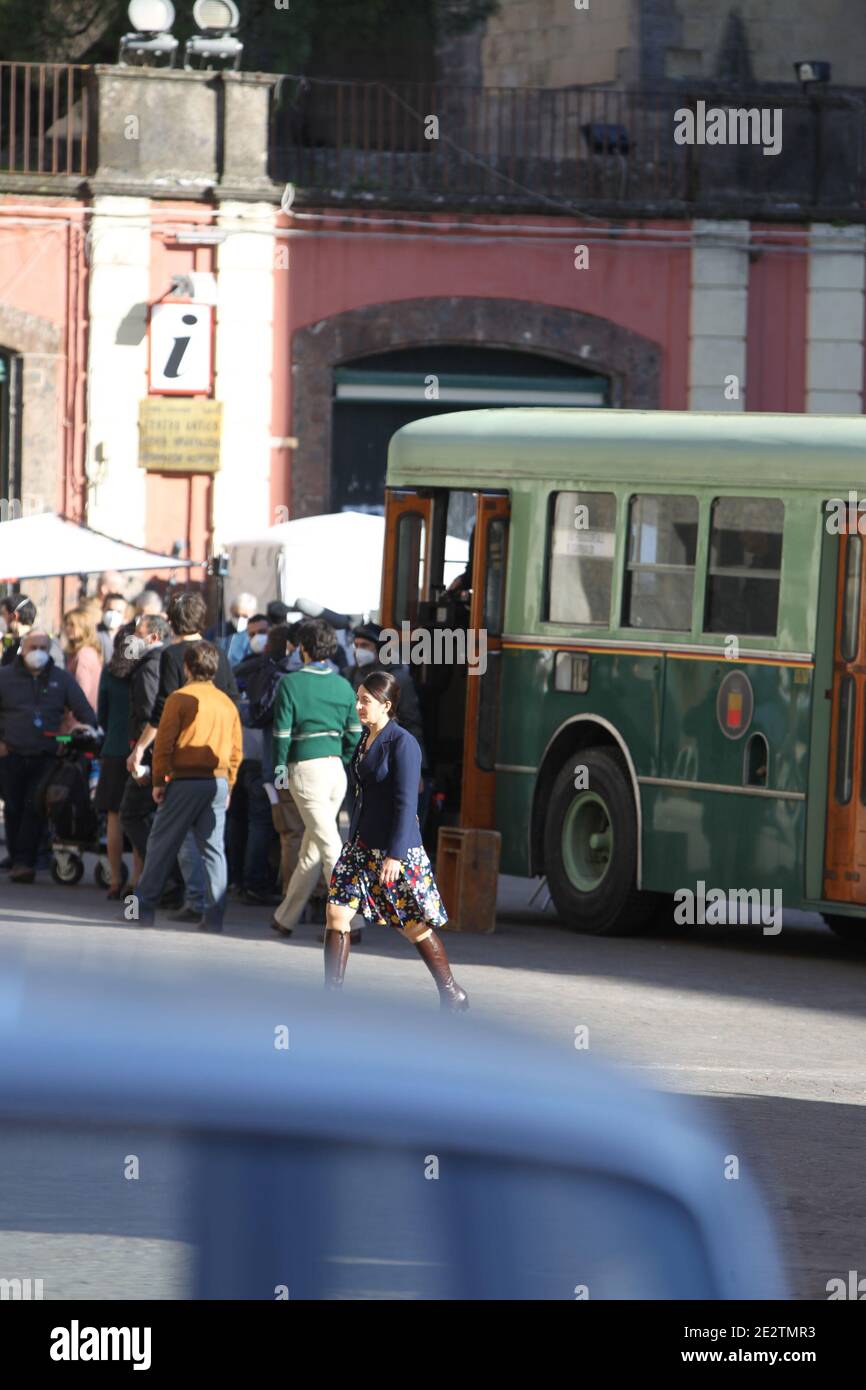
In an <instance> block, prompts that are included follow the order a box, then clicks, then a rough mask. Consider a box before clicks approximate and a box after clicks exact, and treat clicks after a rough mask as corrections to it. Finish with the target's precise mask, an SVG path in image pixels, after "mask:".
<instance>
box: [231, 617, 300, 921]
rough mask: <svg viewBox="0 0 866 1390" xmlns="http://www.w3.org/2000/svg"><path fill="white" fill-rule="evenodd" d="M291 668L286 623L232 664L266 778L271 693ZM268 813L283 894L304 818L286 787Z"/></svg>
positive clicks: (268, 772) (270, 741)
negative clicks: (244, 695)
mask: <svg viewBox="0 0 866 1390" xmlns="http://www.w3.org/2000/svg"><path fill="white" fill-rule="evenodd" d="M293 669H294V665H293V663H292V652H290V651H289V629H288V627H287V626H286V625H285V623H278V624H277V626H276V627H272V628H270V630H269V631H268V636H267V642H266V644H265V650H264V651H263V652H260V653H255V652H254V653H253V654H252V656H248V657H245V658H244V660H243V661H241V662H239V663H238V665H237V666H236V667H235V679H236V680H238V681H239V682H241V683H242V684H243V686H244V687H245V689H246V693H247V699H248V700H249V707H250V713H251V714H252V715H253V716H255V717H256V727H257V728H260V729H261V731H262V768H263V769H264V773H263V775H264V776H265V777H266V778H267V779H268V780H270V777H271V769H272V768H273V765H274V754H273V733H274V696H275V695H276V689H277V685H278V684H279V682H280V681H281V680H282V678H283V676H286V675H288V673H289V671H291V670H293ZM278 795H279V794H278ZM270 813H271V821H272V823H273V827H274V829H275V830H276V832H277V834H278V835H279V837H280V882H281V884H282V889H283V894H284V895H285V892H286V890H287V888H288V886H289V879H290V878H291V877H292V874H293V873H294V871H295V865H296V864H297V862H298V855H299V854H300V852H301V840H302V839H303V838H304V822H303V821H302V820H301V816H300V812H299V811H298V808H297V806H296V805H295V803H294V801H293V800H292V797H291V794H290V793H289V792H288V790H286V791H285V792H284V793H283V794H282V795H279V801H278V802H277V803H276V804H274V805H271V808H270ZM281 901H282V900H281Z"/></svg>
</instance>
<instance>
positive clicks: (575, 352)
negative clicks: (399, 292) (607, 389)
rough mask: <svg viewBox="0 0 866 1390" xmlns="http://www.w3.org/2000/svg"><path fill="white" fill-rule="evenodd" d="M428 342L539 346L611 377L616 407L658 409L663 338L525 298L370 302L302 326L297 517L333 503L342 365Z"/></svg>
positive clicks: (295, 350) (297, 368)
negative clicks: (335, 403) (334, 420)
mask: <svg viewBox="0 0 866 1390" xmlns="http://www.w3.org/2000/svg"><path fill="white" fill-rule="evenodd" d="M428 343H435V344H436V345H437V346H438V345H445V344H449V345H461V344H463V345H466V344H471V345H474V346H482V347H498V348H510V349H512V350H514V351H520V352H538V353H539V354H541V355H543V356H545V357H552V358H558V359H559V360H560V361H562V362H568V363H571V364H573V365H574V366H579V367H582V368H585V369H589V370H590V371H595V372H598V373H600V374H603V375H605V376H607V377H609V378H610V381H611V388H612V400H613V404H614V405H615V406H621V407H627V408H630V409H633V410H655V409H658V405H659V393H660V378H661V355H662V354H661V348H660V347H659V345H658V343H654V342H653V341H652V340H651V339H649V338H644V337H642V336H641V334H639V333H633V332H632V331H631V330H630V329H628V328H622V327H621V326H620V325H619V324H616V323H611V322H610V321H609V320H608V319H602V318H598V317H597V316H596V315H595V314H583V313H579V312H578V311H576V310H574V309H562V308H558V307H557V306H555V305H552V304H536V303H533V302H532V301H531V300H523V299H482V298H479V299H471V298H462V297H461V298H456V297H455V298H448V299H397V300H393V301H389V302H388V303H386V304H365V305H364V306H363V308H360V309H350V310H348V311H347V312H346V313H344V314H335V315H334V316H333V317H332V318H328V319H321V320H320V321H319V322H318V323H312V324H309V325H308V326H307V327H306V328H300V329H298V330H297V332H296V333H295V334H294V337H293V339H292V414H293V428H292V433H293V434H294V435H295V436H296V437H297V440H298V444H297V448H296V450H295V454H294V460H293V468H292V493H291V514H292V516H294V517H302V516H314V515H316V514H318V513H321V512H324V511H327V509H328V507H329V505H330V492H331V388H332V378H331V373H332V371H333V369H334V368H335V367H337V366H340V365H341V364H342V363H345V362H351V361H356V360H357V359H358V358H362V357H365V356H371V355H372V354H374V353H379V352H387V351H389V350H392V349H399V348H417V347H424V346H425V345H426V344H428Z"/></svg>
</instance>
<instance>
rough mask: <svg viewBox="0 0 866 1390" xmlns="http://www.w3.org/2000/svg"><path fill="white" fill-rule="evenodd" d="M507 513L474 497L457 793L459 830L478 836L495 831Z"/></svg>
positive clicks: (493, 498) (489, 498)
mask: <svg viewBox="0 0 866 1390" xmlns="http://www.w3.org/2000/svg"><path fill="white" fill-rule="evenodd" d="M509 513H510V504H509V499H508V497H507V496H505V495H503V494H501V493H497V494H495V495H491V494H489V493H483V492H482V493H479V494H478V502H477V508H476V513H475V542H474V550H473V557H472V601H471V605H470V609H469V631H468V633H467V641H466V666H467V671H466V675H467V679H466V713H465V717H464V725H463V777H462V784H461V791H460V824H461V825H464V826H470V827H472V828H474V829H477V830H493V829H494V828H495V825H496V804H495V799H496V772H495V763H496V735H497V727H498V716H499V683H500V678H501V666H502V629H503V624H504V622H505V569H506V560H507V556H508V517H509Z"/></svg>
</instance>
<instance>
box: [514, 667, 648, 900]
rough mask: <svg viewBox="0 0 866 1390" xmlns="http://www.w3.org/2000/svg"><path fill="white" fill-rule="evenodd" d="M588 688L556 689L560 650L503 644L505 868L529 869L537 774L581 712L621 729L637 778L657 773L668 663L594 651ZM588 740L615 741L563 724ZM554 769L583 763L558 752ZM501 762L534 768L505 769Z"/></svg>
mask: <svg viewBox="0 0 866 1390" xmlns="http://www.w3.org/2000/svg"><path fill="white" fill-rule="evenodd" d="M583 655H586V656H587V657H588V663H589V666H588V676H589V688H588V689H587V691H586V692H585V693H583V694H577V693H575V692H572V691H561V690H556V689H554V671H555V663H556V654H555V652H554V651H553V650H552V649H550V648H531V647H526V648H520V647H513V646H511V647H510V646H508V644H507V642H506V643H505V644H504V650H503V657H502V660H503V670H502V686H501V693H500V709H499V736H498V743H497V757H496V762H497V779H496V825H497V829H499V830H500V831H501V833H502V860H501V869H502V872H503V873H511V874H518V875H528V874H529V831H530V820H531V814H532V801H533V794H534V790H535V783H536V778H537V773H538V770H539V768H540V765H541V760H542V758H543V756H544V751H545V749H546V748H547V746H548V744H549V743H550V741H551V740H552V739H553V738H554V736H555V735H556V734H557V731H559V730H561V729H563V726H566V725H568V724H569V721H570V720H573V719H574V718H575V717H576V716H583V717H584V718H585V719H586V718H588V719H592V718H593V717H596V718H598V719H601V720H604V721H605V722H606V723H607V724H610V725H612V726H613V728H614V729H615V730H616V731H617V732H618V733H619V735H620V736H621V738H622V740H623V741H624V743H625V746H626V748H627V749H628V751H629V753H630V755H631V757H632V759H633V761H634V764H635V769H636V771H637V773H638V775H641V774H644V775H647V776H653V775H655V774H656V773H657V770H658V751H659V741H660V737H661V712H662V697H663V675H664V672H663V668H664V661H663V658H662V657H661V656H660V655H653V654H651V655H649V656H634V655H625V654H623V653H614V652H599V651H593V652H589V653H584V654H583ZM564 732H565V736H566V737H573V738H574V739H575V740H577V739H582V740H585V741H586V742H587V743H589V744H591V743H593V742H598V741H599V740H600V741H602V742H605V741H609V735H608V734H607V731H606V730H604V729H603V728H599V729H597V730H593V729H592V728H590V727H589V726H587V727H585V728H583V727H581V728H572V729H571V730H569V729H567V728H566V729H565V731H564ZM554 757H555V771H556V772H557V773H558V772H559V771H560V769H561V768H562V767H563V766H565V765H566V764H568V765H569V766H571V767H574V766H575V765H576V764H577V763H579V761H580V758H579V755H578V754H566V753H565V752H561V753H557V754H555V755H554ZM503 766H504V767H505V768H507V767H515V766H516V767H521V768H527V769H531V771H521V772H506V771H504V770H503Z"/></svg>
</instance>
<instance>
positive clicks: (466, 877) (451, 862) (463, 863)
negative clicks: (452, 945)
mask: <svg viewBox="0 0 866 1390" xmlns="http://www.w3.org/2000/svg"><path fill="white" fill-rule="evenodd" d="M501 846H502V836H501V835H500V833H499V831H498V830H461V829H458V828H456V827H454V826H445V825H443V826H440V829H439V839H438V841H437V847H436V882H437V884H438V886H439V892H440V893H441V895H442V901H443V902H444V904H445V911H446V912H447V913H448V923H447V928H448V930H450V931H465V932H492V931H495V930H496V885H497V879H498V876H499V854H500V849H501Z"/></svg>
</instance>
